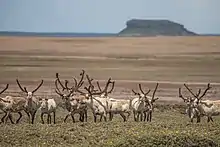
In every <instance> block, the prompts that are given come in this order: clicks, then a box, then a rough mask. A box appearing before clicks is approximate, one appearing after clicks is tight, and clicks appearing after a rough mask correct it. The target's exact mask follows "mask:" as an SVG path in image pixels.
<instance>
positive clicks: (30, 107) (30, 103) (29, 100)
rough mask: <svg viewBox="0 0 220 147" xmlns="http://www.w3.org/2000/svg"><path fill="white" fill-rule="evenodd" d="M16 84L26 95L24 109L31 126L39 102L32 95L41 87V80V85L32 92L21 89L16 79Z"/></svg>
mask: <svg viewBox="0 0 220 147" xmlns="http://www.w3.org/2000/svg"><path fill="white" fill-rule="evenodd" d="M16 82H17V84H18V86H19V88H20V89H21V91H22V92H24V93H26V95H27V97H26V104H25V108H26V111H27V112H28V113H27V114H28V118H29V123H31V124H33V123H34V119H35V114H36V112H37V110H38V109H39V108H40V102H39V100H38V99H37V98H36V97H35V96H34V93H35V92H36V91H37V90H38V89H39V88H40V87H41V86H42V84H43V82H44V81H43V80H41V83H40V84H39V85H38V86H37V87H36V88H35V89H34V90H33V91H31V92H30V91H27V88H26V87H24V88H22V86H21V84H20V83H19V81H18V79H16Z"/></svg>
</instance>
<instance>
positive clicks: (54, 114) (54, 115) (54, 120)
mask: <svg viewBox="0 0 220 147" xmlns="http://www.w3.org/2000/svg"><path fill="white" fill-rule="evenodd" d="M53 123H54V124H56V111H54V112H53Z"/></svg>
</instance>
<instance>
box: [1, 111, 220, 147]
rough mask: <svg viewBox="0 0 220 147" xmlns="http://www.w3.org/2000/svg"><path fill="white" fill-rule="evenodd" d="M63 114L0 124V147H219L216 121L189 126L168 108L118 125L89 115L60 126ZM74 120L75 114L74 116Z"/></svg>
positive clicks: (117, 117) (217, 123)
mask: <svg viewBox="0 0 220 147" xmlns="http://www.w3.org/2000/svg"><path fill="white" fill-rule="evenodd" d="M64 114H65V111H63V110H58V115H57V124H55V125H53V124H52V125H47V124H41V123H40V120H39V114H38V116H37V119H36V123H35V124H34V125H30V124H28V123H27V122H26V118H23V119H22V122H21V123H20V124H18V125H11V124H9V123H8V124H6V125H3V124H1V125H0V132H1V133H0V146H74V147H77V146H100V147H101V146H115V147H117V146H118V147H119V146H120V147H130V146H135V147H139V146H140V147H143V146H175V147H176V146H219V145H220V131H219V128H220V123H219V121H220V118H219V117H215V118H214V119H215V122H214V123H207V122H206V118H203V119H202V123H200V124H196V123H193V124H192V123H189V119H188V118H187V116H186V115H183V114H181V113H180V112H179V110H178V111H174V110H168V109H163V111H161V109H156V110H155V112H154V114H153V120H152V122H151V123H149V122H134V121H133V116H131V117H130V119H129V121H128V122H122V119H121V118H120V117H119V116H116V117H114V119H113V121H112V122H98V123H94V122H93V120H92V115H91V114H89V120H88V122H87V123H81V122H77V123H72V122H71V119H69V120H68V122H67V123H62V120H63V117H64ZM76 119H78V118H77V115H76Z"/></svg>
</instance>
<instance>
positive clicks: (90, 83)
mask: <svg viewBox="0 0 220 147" xmlns="http://www.w3.org/2000/svg"><path fill="white" fill-rule="evenodd" d="M86 78H87V80H88V83H89V88H90V89H91V92H92V91H93V90H94V85H93V84H92V81H93V79H90V77H89V75H88V74H87V75H86ZM99 88H100V87H99ZM100 91H101V90H100Z"/></svg>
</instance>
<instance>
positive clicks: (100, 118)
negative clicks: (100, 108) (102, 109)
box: [99, 114, 103, 122]
mask: <svg viewBox="0 0 220 147" xmlns="http://www.w3.org/2000/svg"><path fill="white" fill-rule="evenodd" d="M102 117H103V114H101V115H100V120H99V121H100V122H101V121H102Z"/></svg>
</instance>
